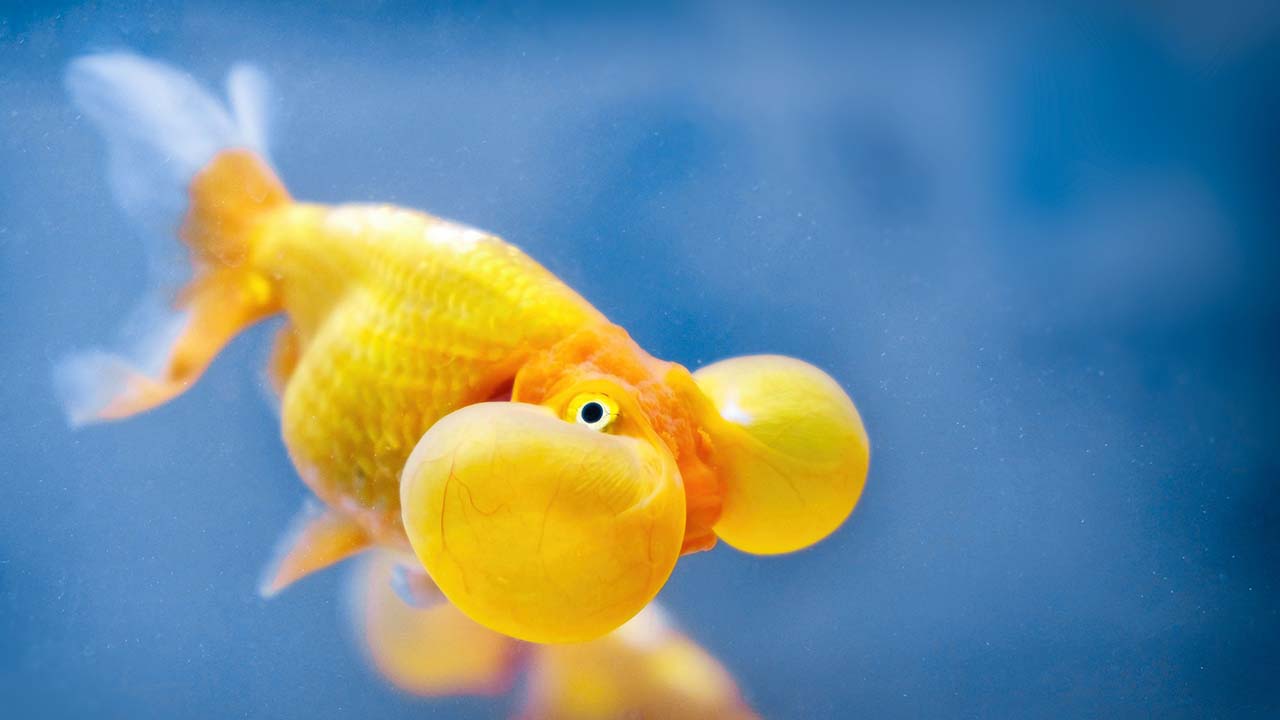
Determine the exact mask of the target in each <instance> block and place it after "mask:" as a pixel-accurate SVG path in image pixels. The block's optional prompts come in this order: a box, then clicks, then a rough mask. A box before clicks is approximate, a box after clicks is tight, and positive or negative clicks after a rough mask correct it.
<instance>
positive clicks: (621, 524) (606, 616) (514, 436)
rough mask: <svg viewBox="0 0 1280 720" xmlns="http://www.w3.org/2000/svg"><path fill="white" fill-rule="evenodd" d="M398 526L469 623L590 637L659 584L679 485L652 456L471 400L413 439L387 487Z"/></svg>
mask: <svg viewBox="0 0 1280 720" xmlns="http://www.w3.org/2000/svg"><path fill="white" fill-rule="evenodd" d="M401 504H402V510H403V514H404V525H405V530H406V531H407V533H408V535H409V540H410V542H411V543H412V545H413V549H414V551H415V552H416V553H417V555H418V558H419V559H420V560H421V561H422V564H423V565H424V566H425V567H426V569H427V572H428V573H429V574H430V575H431V578H432V579H433V580H434V581H435V582H436V584H437V585H439V587H440V590H441V591H442V592H443V593H444V594H445V596H446V597H448V598H449V599H450V600H451V601H453V603H454V604H455V605H456V606H457V607H458V609H460V610H462V612H463V613H465V614H466V615H468V616H469V617H471V619H473V620H475V621H476V622H478V623H480V624H482V625H485V626H487V627H489V628H491V629H493V630H497V631H498V632H501V633H505V634H507V635H511V636H512V637H516V638H520V639H522V640H529V641H533V642H544V643H551V642H574V641H581V640H589V639H592V638H595V637H599V636H601V635H604V634H605V633H607V632H609V631H610V630H613V629H614V628H616V627H618V626H619V625H621V624H622V623H624V622H626V621H627V620H628V619H629V618H631V616H633V615H635V614H636V613H637V612H639V611H640V610H641V609H642V608H643V607H644V606H645V605H646V604H648V603H649V601H650V600H652V599H653V597H654V596H655V595H656V594H657V593H658V590H659V589H661V587H662V585H663V584H664V583H665V582H666V580H667V577H668V576H670V574H671V570H672V568H673V567H674V566H675V562H676V558H677V556H678V555H679V554H680V544H681V542H682V539H683V537H684V521H685V505H684V489H683V487H682V486H681V483H680V476H679V472H678V470H677V468H676V465H675V461H674V459H673V458H672V457H671V454H670V452H669V451H668V450H667V449H666V448H665V446H658V445H657V444H655V443H651V442H648V441H646V440H643V439H636V438H632V437H628V436H621V435H610V434H607V433H600V432H597V431H595V430H592V429H590V428H587V427H584V426H582V425H579V424H576V423H568V422H565V421H564V420H561V419H559V418H557V417H556V416H555V414H554V413H552V412H551V411H550V410H547V409H545V408H542V407H540V406H535V405H525V404H521V403H509V402H507V403H503V402H498V403H481V404H478V405H470V406H468V407H465V408H462V409H460V410H457V411H455V412H453V413H451V414H449V415H447V416H446V417H444V418H442V419H441V420H440V421H439V422H437V423H436V424H435V425H434V426H432V428H431V429H430V430H429V431H427V433H426V434H425V435H423V437H422V439H421V440H420V441H419V442H418V446H417V447H416V448H415V449H414V451H413V454H412V455H411V456H410V458H409V461H408V463H407V464H406V465H405V470H404V475H403V477H402V479H401Z"/></svg>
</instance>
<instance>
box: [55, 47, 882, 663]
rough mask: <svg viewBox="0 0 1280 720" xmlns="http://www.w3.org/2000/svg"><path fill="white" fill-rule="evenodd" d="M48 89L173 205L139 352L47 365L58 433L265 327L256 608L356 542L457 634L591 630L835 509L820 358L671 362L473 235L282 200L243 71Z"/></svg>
mask: <svg viewBox="0 0 1280 720" xmlns="http://www.w3.org/2000/svg"><path fill="white" fill-rule="evenodd" d="M68 85H69V87H70V89H71V91H72V96H73V99H75V100H76V101H77V104H79V105H80V106H81V107H82V109H83V110H84V111H85V113H86V115H88V116H89V117H90V119H92V120H93V121H94V122H95V123H96V124H98V125H99V127H100V128H101V129H102V130H103V133H104V135H105V136H106V138H107V142H108V150H109V155H110V157H111V158H112V161H113V164H114V165H116V167H114V168H113V170H114V172H113V177H114V178H115V179H116V181H117V183H118V186H117V188H116V189H117V194H118V195H119V196H120V197H121V202H122V204H123V205H125V207H126V209H129V210H131V214H133V215H135V217H136V216H146V215H147V212H149V210H148V209H147V208H146V207H139V206H138V205H137V203H136V201H137V199H138V198H139V197H146V193H145V192H141V191H140V188H147V187H148V183H159V182H160V180H161V179H162V178H160V177H157V176H159V175H164V176H167V177H168V179H169V180H176V181H177V182H178V183H179V184H180V185H181V186H182V187H184V188H185V190H186V192H185V195H186V199H185V203H184V205H185V210H184V211H183V213H182V215H183V219H182V222H181V225H180V228H179V229H178V232H177V233H176V234H177V235H178V237H179V238H180V239H181V240H182V241H183V242H184V243H185V245H186V247H187V248H188V250H189V254H190V265H191V275H192V277H191V280H190V282H188V283H187V284H186V286H185V287H184V288H183V289H182V291H181V292H180V293H179V294H178V295H177V296H176V297H175V299H174V306H175V308H176V309H177V310H178V311H180V313H179V314H178V315H177V316H176V318H175V321H174V322H172V323H169V324H166V325H165V326H164V333H162V334H160V335H159V336H158V337H159V340H156V339H152V340H150V341H148V342H147V343H145V344H144V345H143V347H144V348H145V352H141V353H140V352H135V353H134V354H133V357H132V358H130V357H128V356H124V355H119V354H107V353H90V354H87V355H82V356H77V357H76V358H74V359H73V360H72V361H71V362H69V363H67V364H66V365H65V366H64V368H63V370H62V371H61V373H60V375H61V378H62V383H61V385H62V387H63V388H64V396H65V397H66V398H67V400H68V404H69V407H70V409H71V414H72V417H73V419H76V420H79V421H93V420H108V419H119V418H124V417H128V416H131V415H134V414H136V413H139V412H143V411H145V410H147V409H150V408H152V407H155V406H157V405H159V404H162V403H164V402H167V401H169V400H171V399H173V398H175V397H177V396H178V395H180V394H181V393H182V392H184V391H185V390H186V389H187V388H189V387H191V385H192V384H194V383H195V382H196V380H197V379H198V378H199V376H200V374H201V373H202V372H203V371H204V369H205V368H206V367H208V365H209V364H210V363H211V362H212V361H213V359H214V357H215V356H216V355H217V354H218V352H219V351H220V350H221V349H222V348H223V347H224V346H225V345H226V344H227V343H228V342H230V341H231V339H232V338H234V337H235V335H236V334H238V333H239V332H240V331H241V330H243V329H244V328H246V327H248V326H249V325H251V324H253V323H255V322H257V321H259V320H262V319H264V318H268V317H272V316H283V317H284V320H285V324H284V326H283V327H282V328H281V330H280V331H279V332H278V334H277V336H276V341H275V348H274V350H273V353H272V358H271V361H270V363H269V375H270V378H271V383H272V386H273V387H274V388H275V389H276V390H277V392H278V393H279V394H280V396H281V403H280V407H281V425H282V435H283V438H284V442H285V445H286V447H287V448H288V451H289V455H290V457H291V459H292V460H293V463H294V465H295V466H296V468H297V470H298V473H299V475H300V476H301V477H302V479H303V480H304V482H305V483H306V484H307V485H308V487H310V489H311V490H312V491H313V493H314V494H315V496H316V497H317V498H318V499H319V500H320V501H321V506H320V509H319V510H310V511H308V512H306V513H304V515H302V516H301V519H300V520H299V522H298V523H296V525H295V528H294V529H293V530H292V531H291V532H289V533H288V534H286V536H285V539H284V540H283V542H282V544H281V548H280V551H279V552H278V557H277V559H276V561H274V562H273V563H272V565H271V566H270V569H269V571H268V573H267V575H266V577H265V578H264V584H263V591H264V593H265V594H267V595H270V594H273V593H275V592H278V591H279V590H280V589H282V588H283V587H285V586H287V585H288V584H290V583H292V582H294V581H296V580H297V579H299V578H301V577H304V576H305V575H307V574H309V573H311V572H315V571H317V570H319V569H322V568H324V567H326V566H328V565H331V564H333V563H335V562H337V561H339V560H342V559H344V558H346V557H348V556H350V555H353V554H356V553H359V552H361V551H363V550H366V549H369V548H372V547H376V546H381V547H385V548H388V549H391V550H397V551H406V550H412V552H413V554H414V555H415V556H416V557H417V558H418V559H419V561H420V562H421V563H422V569H423V572H424V573H425V574H426V575H427V576H429V578H430V580H431V581H432V582H433V583H434V584H435V585H436V586H438V589H439V590H440V591H441V592H442V593H443V594H444V595H445V596H446V597H447V598H448V599H449V600H450V601H452V602H453V604H455V605H456V606H457V608H458V609H459V610H461V611H462V612H463V613H465V614H466V615H467V616H469V617H471V618H472V619H473V620H475V621H477V622H479V623H480V624H482V625H485V626H487V627H489V628H490V629H493V630H497V631H499V632H501V633H504V634H507V635H511V636H514V637H517V638H521V639H526V640H533V641H538V642H565V641H580V640H588V639H592V638H596V637H600V636H602V635H604V634H606V633H608V632H610V631H612V630H613V629H615V628H617V627H619V626H621V625H622V624H623V623H625V622H626V621H627V620H628V619H629V618H631V617H632V616H634V615H635V614H636V613H637V612H639V611H640V610H641V609H642V608H643V607H644V606H645V605H647V604H648V603H649V601H650V600H652V599H653V597H654V596H655V595H656V593H657V592H658V590H659V589H661V587H662V586H663V584H664V583H665V582H666V580H667V578H668V576H669V575H670V573H671V571H672V569H673V568H674V565H675V563H676V560H677V558H678V557H679V556H680V555H682V554H685V553H689V552H694V551H698V550H705V549H708V548H710V547H712V546H713V545H714V544H715V543H716V541H717V539H723V540H725V541H726V542H728V543H729V544H731V545H733V546H735V547H738V548H740V549H743V550H746V551H749V552H755V553H762V554H776V553H782V552H789V551H792V550H796V549H799V548H802V547H805V546H807V545H810V544H812V543H814V542H817V541H818V540H820V539H822V538H823V537H825V536H827V535H828V534H830V533H831V532H832V531H834V530H835V529H836V527H838V526H839V525H840V524H841V523H842V522H843V521H844V519H845V518H846V517H847V516H848V515H849V513H850V512H851V511H852V509H853V506H854V504H855V503H856V502H857V500H858V497H859V496H860V494H861V490H862V486H863V483H864V481H865V476H866V472H867V467H868V463H869V447H868V443H867V437H866V432H865V430H864V429H863V426H862V421H861V418H860V417H859V415H858V413H857V410H856V409H855V408H854V406H853V404H852V401H850V400H849V398H848V396H847V395H846V394H845V393H844V391H843V390H842V389H841V388H840V386H839V385H838V384H837V383H836V382H835V381H834V380H833V379H831V378H830V377H829V376H827V375H826V374H825V373H823V372H822V371H820V370H818V369H817V368H814V367H813V366H811V365H808V364H807V363H803V362H801V361H798V360H793V359H790V358H784V357H778V356H753V357H748V358H737V359H731V360H727V361H722V362H720V363H716V364H713V365H711V366H708V367H705V368H702V369H700V370H698V371H697V372H696V373H694V372H690V371H689V370H688V369H686V368H685V367H683V366H681V365H679V364H677V363H673V362H669V361H665V360H661V359H658V358H655V357H653V356H651V355H650V354H649V353H647V352H645V351H644V349H643V348H641V347H640V346H639V345H638V344H637V343H636V342H635V341H634V340H633V339H632V338H631V337H630V336H629V335H628V334H627V333H626V331H625V330H624V329H622V328H620V327H618V326H617V325H615V324H613V323H611V322H610V321H609V320H608V319H607V318H606V317H605V315H604V314H602V313H601V312H600V311H598V310H596V309H595V308H594V307H592V306H591V304H590V303H588V302H587V301H586V300H585V299H584V298H582V297H581V296H580V295H578V294H577V293H576V292H574V291H573V290H572V289H571V288H569V287H568V286H567V285H565V284H564V283H563V282H561V281H560V280H559V279H557V278H556V277H555V276H554V275H552V274H551V273H550V272H548V271H547V270H546V269H545V268H543V267H542V266H540V265H539V264H538V263H537V262H535V261H534V260H533V259H531V258H530V257H528V256H527V255H526V254H525V253H523V252H522V251H521V250H519V249H518V248H517V247H515V246H513V245H511V244H509V243H507V242H505V241H504V240H502V239H500V238H497V237H495V236H493V235H491V234H489V233H485V232H482V231H479V230H475V229H472V228H469V227H466V226H463V225H460V224H457V223H453V222H450V221H446V220H442V219H439V218H436V217H433V216H431V215H428V214H426V213H422V212H418V211H413V210H407V209H401V208H396V207H392V206H388V205H339V206H324V205H319V204H313V203H305V202H297V201H295V200H294V199H293V198H291V197H290V195H289V193H288V192H287V191H286V189H285V187H284V186H283V184H281V182H280V181H279V179H277V177H276V176H275V174H274V173H273V172H272V170H271V169H270V167H269V164H268V162H267V161H266V159H265V154H264V151H263V148H262V139H263V138H264V136H265V131H263V130H262V129H261V128H258V127H256V126H255V125H254V121H255V120H257V119H260V118H261V117H262V116H263V113H262V111H261V104H262V103H261V101H260V100H257V101H255V100H254V98H255V96H256V95H258V94H260V92H261V90H262V87H263V86H264V81H262V80H261V79H260V78H259V77H258V76H257V75H256V74H255V73H253V72H251V71H249V70H247V69H244V68H239V69H236V70H233V72H232V75H231V77H230V79H229V82H228V96H229V100H230V102H229V104H228V105H227V106H225V107H224V106H222V105H221V104H220V103H219V102H218V101H217V99H216V98H213V97H212V96H211V95H210V94H209V93H208V92H207V91H206V90H204V89H203V88H201V87H199V86H198V85H196V84H195V83H194V82H193V81H191V79H190V78H189V77H187V76H185V75H183V74H182V73H180V72H179V71H176V70H174V69H172V68H168V67H167V66H163V65H159V64H156V63H153V62H150V61H146V60H143V59H141V58H137V57H135V56H131V55H118V54H117V55H103V56H90V57H87V58H82V59H80V60H77V61H76V62H75V63H73V64H72V66H71V69H70V71H69V73H68ZM148 161H151V162H153V163H157V164H155V165H151V166H148V165H147V162H148ZM148 168H150V170H148ZM148 173H149V174H148Z"/></svg>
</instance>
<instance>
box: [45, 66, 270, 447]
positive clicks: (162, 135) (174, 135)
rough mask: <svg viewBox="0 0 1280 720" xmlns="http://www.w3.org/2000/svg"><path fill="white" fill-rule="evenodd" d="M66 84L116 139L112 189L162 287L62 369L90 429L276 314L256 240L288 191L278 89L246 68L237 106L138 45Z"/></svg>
mask: <svg viewBox="0 0 1280 720" xmlns="http://www.w3.org/2000/svg"><path fill="white" fill-rule="evenodd" d="M66 86H67V90H68V93H69V94H70V96H71V100H72V101H73V103H74V104H75V105H76V106H77V107H78V108H79V109H80V111H81V112H82V113H83V115H84V116H85V117H87V118H88V119H89V120H90V121H91V122H92V123H93V124H94V125H95V126H96V127H97V129H98V130H99V131H100V132H101V134H102V136H103V138H104V140H105V144H106V149H107V159H108V176H109V180H110V185H111V189H112V192H113V195H114V196H115V198H116V201H117V202H118V203H119V204H120V206H121V208H122V209H123V210H124V211H125V213H126V214H127V215H128V216H129V217H130V218H131V219H132V220H134V222H135V224H136V225H137V226H138V228H139V230H140V233H139V234H140V235H141V237H142V238H143V240H144V241H145V242H146V243H147V245H148V259H149V260H150V270H151V276H152V283H151V284H152V285H153V289H152V290H151V291H150V292H149V293H148V294H147V296H146V297H145V299H144V300H143V302H142V303H141V304H140V306H139V309H138V310H136V311H135V312H134V314H133V317H132V319H131V320H130V321H129V322H127V323H126V325H125V330H124V332H123V333H122V335H123V336H124V337H123V338H122V341H121V342H120V343H119V346H120V349H113V350H101V349H94V350H89V351H87V352H81V353H76V354H73V355H71V356H69V357H67V358H65V359H63V360H62V361H61V362H60V363H58V365H57V366H56V368H55V372H54V380H55V387H56V389H57V391H58V394H59V395H60V397H61V400H62V402H63V405H64V407H65V409H66V412H67V415H68V418H69V420H70V421H71V423H72V424H73V425H79V424H84V423H89V422H95V421H100V420H110V419H117V418H123V417H128V416H130V415H134V414H137V413H140V412H143V411H145V410H148V409H151V408H153V407H156V406H157V405H160V404H162V403H164V402H166V401H168V400H170V399H172V398H174V397H176V396H177V395H179V394H181V393H182V392H183V391H185V390H186V389H187V388H189V387H190V386H191V385H192V384H193V383H194V382H195V381H196V379H197V378H198V377H199V376H200V374H201V373H203V371H204V370H205V368H207V367H208V366H209V364H210V363H211V362H212V361H213V358H214V356H215V355H217V353H218V352H219V351H220V350H221V349H222V348H223V347H224V346H225V345H226V344H227V343H228V342H229V341H230V340H231V339H232V338H233V337H234V336H235V335H236V334H237V333H239V332H240V331H241V330H243V329H244V328H245V327H247V326H248V325H250V324H252V323H254V322H256V321H257V320H260V319H262V318H264V317H267V316H269V315H271V314H273V313H275V312H278V311H279V299H278V293H277V292H276V288H275V287H274V283H273V282H272V280H271V279H270V278H269V277H268V276H267V275H265V274H263V273H261V272H259V271H258V270H256V269H255V267H254V262H253V245H254V242H255V239H256V237H257V236H258V235H260V233H259V232H258V228H259V227H260V226H261V223H260V221H261V219H262V218H263V217H264V214H265V213H267V212H269V211H270V210H271V209H273V208H277V207H280V206H282V205H284V204H287V203H288V202H289V196H288V194H287V193H286V192H285V190H284V187H283V186H282V185H281V184H280V182H279V180H277V179H276V177H275V175H274V174H273V173H272V172H271V170H270V169H269V167H268V165H267V163H266V160H265V150H266V147H265V137H266V127H265V126H266V123H265V119H266V113H265V107H266V103H265V102H264V98H265V96H266V87H267V86H266V81H265V79H264V78H263V77H262V75H261V74H260V73H258V72H257V71H256V70H255V69H253V68H251V67H249V66H243V65H242V66H237V67H235V68H233V69H232V71H231V73H230V75H229V76H228V79H227V96H228V99H229V102H228V103H224V102H223V101H221V100H220V99H219V98H217V97H216V96H215V95H214V94H213V93H211V92H210V91H208V90H207V89H206V88H204V87H203V86H201V85H200V84H199V83H197V82H196V81H195V80H194V79H192V78H191V77H190V76H189V75H187V74H185V73H183V72H181V71H180V70H178V69H176V68H173V67H170V66H168V65H164V64H162V63H158V62H155V61H151V60H147V59H145V58H142V57H139V56H136V55H132V54H129V53H107V54H99V55H89V56H85V57H81V58H77V59H76V60H74V61H72V62H71V64H70V65H69V66H68V68H67V73H66ZM175 234H176V235H178V237H180V238H181V239H182V241H183V243H175V242H173V239H174V235H175ZM184 244H185V248H186V252H183V245H184Z"/></svg>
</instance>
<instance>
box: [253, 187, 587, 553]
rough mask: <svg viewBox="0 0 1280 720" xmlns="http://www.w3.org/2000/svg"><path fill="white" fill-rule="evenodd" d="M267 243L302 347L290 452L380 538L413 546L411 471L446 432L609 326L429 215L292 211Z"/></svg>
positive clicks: (514, 260)
mask: <svg viewBox="0 0 1280 720" xmlns="http://www.w3.org/2000/svg"><path fill="white" fill-rule="evenodd" d="M258 233H259V236H258V241H257V245H256V248H257V249H258V251H257V255H256V258H259V260H257V262H261V263H262V271H264V272H265V273H266V274H268V275H269V276H271V277H273V278H275V279H276V280H277V281H278V283H279V285H280V287H281V288H282V296H283V308H284V312H285V314H286V315H287V316H288V317H289V318H290V320H291V321H294V319H295V318H297V320H296V324H297V325H298V330H299V336H300V340H301V347H300V353H299V359H298V364H297V367H296V369H295V370H294V371H293V373H292V375H291V376H290V377H289V379H288V380H287V383H286V385H285V392H284V398H283V404H282V410H281V414H282V420H283V425H284V430H283V432H284V438H285V442H286V444H287V445H288V447H289V450H290V453H291V455H292V457H293V459H294V461H295V463H296V464H297V465H298V467H299V468H303V469H304V472H303V476H304V478H305V479H306V481H307V483H308V485H310V487H311V488H312V490H313V491H314V492H315V493H316V494H317V495H318V496H319V497H321V498H323V499H325V500H326V501H328V502H329V503H330V504H332V505H334V506H335V507H339V508H348V509H350V510H351V511H352V514H353V516H354V517H355V518H356V519H357V520H358V521H360V522H361V523H362V525H364V526H365V528H366V529H367V530H368V531H370V533H371V534H373V535H374V536H375V537H380V538H381V537H384V536H390V538H388V539H390V540H392V541H398V540H400V539H401V538H402V537H403V530H402V528H401V520H400V513H399V507H400V499H399V482H400V472H401V470H402V469H403V467H404V463H405V460H406V459H407V458H408V455H409V452H410V451H411V450H412V449H413V445H414V443H416V442H417V439H418V438H419V437H421V436H422V434H423V433H425V432H426V431H427V429H428V428H430V427H431V425H432V424H434V423H435V421H436V420H438V419H439V418H441V417H443V416H444V415H446V414H448V413H449V412H451V411H453V410H456V409H457V408H459V407H462V406H464V405H468V404H471V403H475V402H481V401H483V400H486V399H488V398H489V397H492V396H493V395H494V393H495V392H496V391H498V390H499V389H500V388H501V387H502V385H504V384H507V383H509V382H510V381H511V379H512V377H513V376H514V373H515V371H516V370H517V369H518V367H519V366H520V364H521V363H522V362H523V360H524V359H525V358H527V357H528V356H529V355H530V354H532V353H533V352H536V351H538V350H539V349H542V348H547V347H550V346H551V345H553V344H554V343H555V342H556V341H558V340H560V339H562V338H564V337H566V336H567V335H569V334H570V333H572V332H574V331H575V330H577V329H578V328H580V327H582V326H583V325H584V324H585V323H586V322H589V321H591V320H595V319H598V318H599V317H600V316H599V313H597V312H596V311H595V310H594V309H592V308H591V306H590V305H589V304H587V302H586V301H585V300H583V299H582V298H581V297H580V296H579V295H578V294H577V293H575V292H574V291H573V290H571V289H570V288H569V287H568V286H566V285H564V284H563V283H561V282H560V281H559V280H557V279H556V278H555V277H554V276H552V275H551V274H550V273H549V272H547V271H546V270H545V269H543V268H542V267H541V266H540V265H538V264H537V263H535V262H534V261H533V260H532V259H530V258H529V257H528V256H527V255H525V254H524V253H523V252H521V251H520V250H519V249H517V248H515V247H514V246H512V245H509V244H507V243H506V242H504V241H502V240H501V239H499V238H496V237H493V236H491V235H485V234H482V233H479V232H477V231H475V230H471V229H469V228H465V227H463V226H460V225H456V224H453V223H450V222H448V221H444V220H440V219H438V218H435V217H432V216H430V215H426V214H423V213H417V212H412V211H405V210H399V209H393V208H386V207H382V206H339V207H335V208H324V207H322V206H316V205H290V206H286V207H284V208H282V209H280V210H279V211H276V212H274V213H271V214H268V215H265V216H264V217H263V218H262V224H261V226H260V227H259V229H258ZM406 268H408V269H410V270H406ZM315 318H321V319H320V320H319V321H315V320H313V319H315ZM499 327H500V328H502V332H494V328H499ZM366 511H367V512H366Z"/></svg>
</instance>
